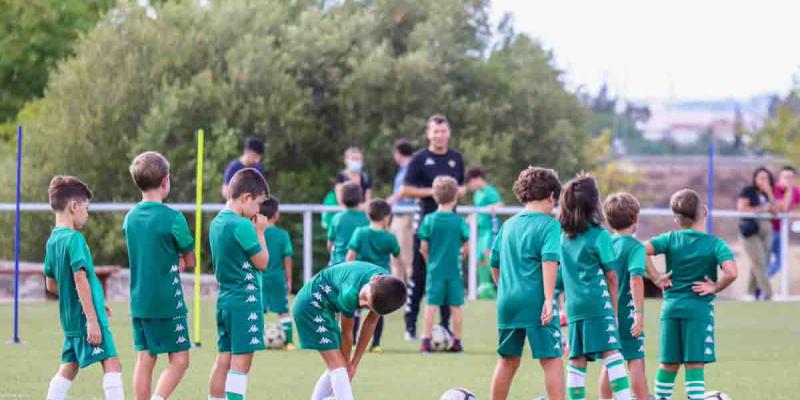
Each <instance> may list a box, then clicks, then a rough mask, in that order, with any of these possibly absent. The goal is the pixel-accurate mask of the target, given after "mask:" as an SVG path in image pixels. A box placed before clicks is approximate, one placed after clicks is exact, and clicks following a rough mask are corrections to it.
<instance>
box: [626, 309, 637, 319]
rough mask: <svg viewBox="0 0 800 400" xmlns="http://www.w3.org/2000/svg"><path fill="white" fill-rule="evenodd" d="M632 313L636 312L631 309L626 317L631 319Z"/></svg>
mask: <svg viewBox="0 0 800 400" xmlns="http://www.w3.org/2000/svg"><path fill="white" fill-rule="evenodd" d="M634 314H636V313H635V312H634V311H633V310H631V312H629V313H628V318H629V319H633V317H634Z"/></svg>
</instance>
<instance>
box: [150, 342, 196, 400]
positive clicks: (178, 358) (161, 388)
mask: <svg viewBox="0 0 800 400" xmlns="http://www.w3.org/2000/svg"><path fill="white" fill-rule="evenodd" d="M187 369H189V351H188V350H184V351H179V352H175V353H169V365H167V369H165V370H164V372H162V373H161V377H159V378H158V385H156V395H158V396H160V397H161V398H162V399H166V398H169V396H170V395H171V394H172V392H173V391H175V388H176V387H178V384H179V383H180V382H181V379H183V375H184V374H185V373H186V370H187Z"/></svg>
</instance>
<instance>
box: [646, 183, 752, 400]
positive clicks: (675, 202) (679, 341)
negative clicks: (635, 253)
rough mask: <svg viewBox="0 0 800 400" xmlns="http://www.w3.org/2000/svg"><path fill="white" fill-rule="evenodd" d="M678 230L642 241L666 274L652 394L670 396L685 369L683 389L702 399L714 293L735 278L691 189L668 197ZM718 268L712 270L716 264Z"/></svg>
mask: <svg viewBox="0 0 800 400" xmlns="http://www.w3.org/2000/svg"><path fill="white" fill-rule="evenodd" d="M670 208H672V212H673V214H674V215H675V222H676V223H677V224H678V226H679V227H680V229H679V230H675V231H671V232H667V233H665V234H662V235H659V236H656V237H654V238H652V239H650V241H648V242H645V244H644V245H645V248H646V250H647V254H648V255H651V256H652V255H656V254H664V255H665V256H666V261H667V276H669V277H670V279H671V280H669V281H666V282H665V283H664V284H663V285H662V287H664V303H663V305H662V306H661V327H660V328H661V329H660V331H661V354H660V357H659V361H660V363H661V365H660V366H659V369H658V373H657V374H656V389H655V392H656V397H657V398H659V399H667V400H670V399H672V392H673V389H674V387H675V377H676V376H677V374H678V370H679V369H680V367H681V365H683V366H684V368H685V369H686V394H687V396H688V398H689V399H702V398H704V397H703V396H704V393H705V374H704V367H705V364H707V363H712V362H714V361H716V349H715V346H714V305H713V301H714V297H715V295H716V293H719V292H721V291H722V290H724V289H725V288H727V287H728V286H730V284H731V283H733V281H734V280H736V273H737V267H736V261H734V259H733V252H731V249H730V248H729V247H728V245H727V244H725V241H723V240H722V239H720V238H717V237H715V236H712V235H709V234H707V233H705V230H706V225H705V222H706V216H707V215H708V208H706V206H705V204H703V202H702V201H701V200H700V196H699V195H698V194H697V192H695V191H694V190H691V189H683V190H679V191H677V192H675V194H673V195H672V198H671V199H670ZM718 267H719V268H720V269H722V273H721V274H719V275H718V273H717V268H718Z"/></svg>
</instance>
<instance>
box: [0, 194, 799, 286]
mask: <svg viewBox="0 0 800 400" xmlns="http://www.w3.org/2000/svg"><path fill="white" fill-rule="evenodd" d="M134 206H136V203H92V205H91V206H90V211H91V212H121V211H128V210H130V209H131V208H133V207H134ZM170 207H172V208H174V209H176V210H178V211H181V212H185V213H194V212H195V209H196V207H195V205H194V204H190V203H174V204H170ZM223 207H224V204H221V203H218V204H204V205H203V206H202V212H204V213H213V212H218V211H220V210H222V208H223ZM15 210H16V205H15V204H13V203H0V212H13V211H15ZM340 210H342V208H340V207H339V206H323V205H318V204H281V206H280V211H281V213H283V214H302V215H303V281H304V282H307V281H309V280H310V279H311V275H312V273H313V267H314V260H313V236H312V235H313V229H314V214H321V213H324V212H335V211H340ZM521 210H522V208H521V207H498V208H495V209H494V211H492V210H490V209H489V208H488V207H471V206H459V207H458V208H457V210H456V211H457V212H458V213H459V214H464V215H471V216H472V218H470V219H469V221H470V227H469V229H470V238H469V249H470V250H469V259H468V263H467V265H468V268H467V271H468V273H467V275H468V279H467V288H468V294H469V298H470V299H475V298H477V293H478V273H477V266H478V254H477V247H478V239H477V237H478V235H477V233H478V224H477V216H478V214H495V215H513V214H516V213H518V212H519V211H521ZM20 211H21V212H47V211H50V205H49V204H47V203H23V204H21V205H20ZM415 211H416V207H413V206H405V207H394V208H393V209H392V212H393V213H394V214H413V213H414V212H415ZM640 215H642V216H660V217H669V216H672V211H671V210H669V209H666V208H643V209H642V210H641V211H640ZM712 215H713V217H714V218H759V219H766V218H770V219H772V218H776V217H775V216H773V215H770V214H752V213H744V212H739V211H733V210H713V211H712ZM797 217H798V215H796V214H788V213H783V214H778V216H777V218H778V219H780V220H781V231H780V245H781V252H780V254H781V259H780V264H781V270H782V274H781V288H780V293H781V295H780V298H782V299H789V298H790V296H789V283H790V278H789V251H788V249H789V231H790V228H789V220H790V218H797Z"/></svg>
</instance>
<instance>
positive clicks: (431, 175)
mask: <svg viewBox="0 0 800 400" xmlns="http://www.w3.org/2000/svg"><path fill="white" fill-rule="evenodd" d="M426 134H427V137H428V147H427V148H425V149H422V150H420V151H418V152H416V153H415V154H414V157H413V158H412V159H411V162H409V164H408V170H407V171H406V176H405V180H404V181H403V186H402V189H401V195H402V197H407V198H414V199H417V212H416V214H415V215H414V230H415V232H416V231H417V230H418V229H419V225H420V223H421V222H422V219H423V218H425V216H426V215H428V214H430V213H432V212H434V211H436V202H435V201H434V200H433V180H434V179H435V178H436V177H437V176H440V175H447V176H451V177H453V178H454V179H455V180H456V182H458V184H459V188H458V194H459V197H463V196H464V194H465V193H466V191H465V189H464V159H463V158H462V157H461V153H459V152H458V151H455V150H453V149H449V148H448V142H449V140H450V123H449V122H448V121H447V118H446V117H445V116H444V115H440V114H435V115H432V116H431V117H430V118H428V124H427V129H426ZM419 246H420V241H419V237H417V236H416V235H414V262H413V269H412V273H411V279H410V280H409V282H408V291H409V293H408V302H407V303H406V309H405V322H406V340H416V338H417V316H418V315H419V304H420V301H421V300H422V296H423V294H424V293H425V269H426V266H425V260H424V259H423V258H422V254H420V252H419ZM441 319H442V325H443V326H444V327H445V328H448V327H449V322H450V308H449V307H442V308H441Z"/></svg>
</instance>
